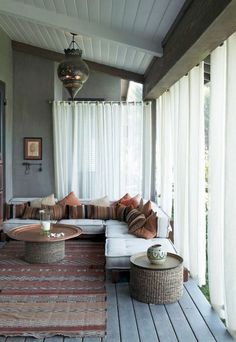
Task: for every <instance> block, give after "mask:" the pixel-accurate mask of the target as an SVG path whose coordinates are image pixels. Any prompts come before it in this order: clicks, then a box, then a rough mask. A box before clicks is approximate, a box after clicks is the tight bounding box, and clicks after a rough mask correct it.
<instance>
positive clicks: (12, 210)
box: [6, 202, 28, 220]
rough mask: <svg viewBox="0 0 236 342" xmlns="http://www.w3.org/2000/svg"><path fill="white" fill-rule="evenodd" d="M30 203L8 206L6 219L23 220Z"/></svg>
mask: <svg viewBox="0 0 236 342" xmlns="http://www.w3.org/2000/svg"><path fill="white" fill-rule="evenodd" d="M27 205H28V203H27V202H26V203H19V204H6V219H7V220H9V219H10V218H21V217H22V216H23V214H24V211H25V208H26V206H27Z"/></svg>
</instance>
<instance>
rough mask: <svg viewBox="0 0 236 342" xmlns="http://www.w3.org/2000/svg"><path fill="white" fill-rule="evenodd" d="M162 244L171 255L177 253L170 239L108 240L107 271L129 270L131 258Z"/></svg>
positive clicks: (106, 250)
mask: <svg viewBox="0 0 236 342" xmlns="http://www.w3.org/2000/svg"><path fill="white" fill-rule="evenodd" d="M155 244H161V245H162V246H163V248H164V249H165V250H166V251H167V252H170V253H175V254H176V250H175V248H174V246H173V244H172V242H171V241H170V240H169V239H166V238H155V239H150V240H145V239H141V238H136V239H119V238H116V239H113V238H112V239H109V238H108V239H106V246H105V255H106V268H107V269H129V268H130V257H131V255H134V254H136V253H141V252H146V251H147V249H148V247H150V246H152V245H155Z"/></svg>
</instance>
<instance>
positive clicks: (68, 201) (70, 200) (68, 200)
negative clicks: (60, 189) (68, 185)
mask: <svg viewBox="0 0 236 342" xmlns="http://www.w3.org/2000/svg"><path fill="white" fill-rule="evenodd" d="M57 204H60V205H81V203H80V200H79V199H78V198H77V197H76V196H75V193H74V191H71V192H70V193H69V194H68V195H67V196H66V197H64V198H63V199H62V200H60V201H59V202H58V203H57Z"/></svg>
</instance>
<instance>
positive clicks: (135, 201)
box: [120, 194, 141, 208]
mask: <svg viewBox="0 0 236 342" xmlns="http://www.w3.org/2000/svg"><path fill="white" fill-rule="evenodd" d="M140 200H141V196H140V195H139V194H137V195H136V196H134V197H132V198H129V199H124V200H122V202H120V203H121V204H123V205H126V206H127V207H132V208H137V207H138V206H139V203H140Z"/></svg>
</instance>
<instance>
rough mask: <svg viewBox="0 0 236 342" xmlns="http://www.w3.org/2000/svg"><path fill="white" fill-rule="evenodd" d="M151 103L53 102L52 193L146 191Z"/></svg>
mask: <svg viewBox="0 0 236 342" xmlns="http://www.w3.org/2000/svg"><path fill="white" fill-rule="evenodd" d="M151 115H152V114H151V102H147V103H142V102H138V103H125V102H101V103H97V102H54V103H53V127H54V164H55V181H56V193H57V196H58V198H62V197H63V196H65V195H66V194H67V193H68V192H70V191H72V190H73V191H75V193H76V194H77V195H78V196H79V197H80V198H96V197H100V196H104V195H108V196H109V197H110V198H111V199H117V198H119V197H120V196H122V195H123V194H124V193H126V192H130V193H131V194H134V195H135V194H137V193H140V194H142V195H143V196H145V197H146V198H149V197H150V193H151V164H152V160H151V155H152V145H151Z"/></svg>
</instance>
